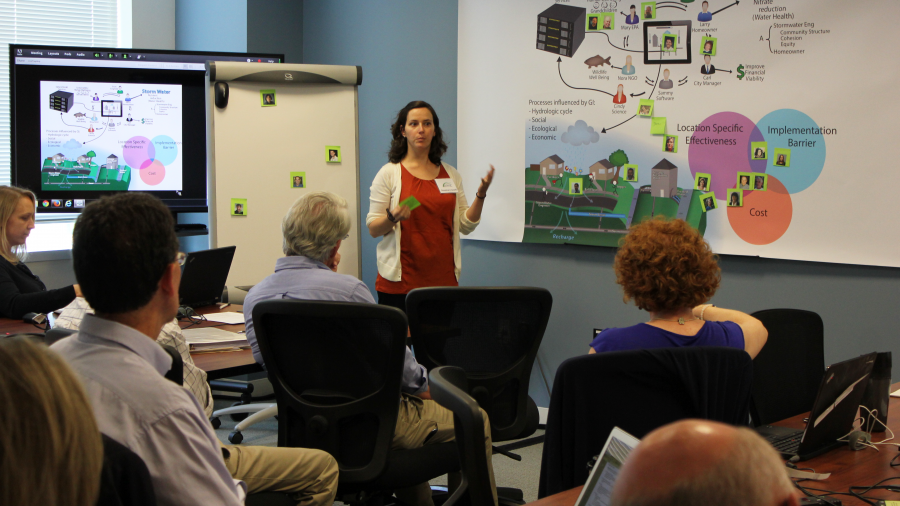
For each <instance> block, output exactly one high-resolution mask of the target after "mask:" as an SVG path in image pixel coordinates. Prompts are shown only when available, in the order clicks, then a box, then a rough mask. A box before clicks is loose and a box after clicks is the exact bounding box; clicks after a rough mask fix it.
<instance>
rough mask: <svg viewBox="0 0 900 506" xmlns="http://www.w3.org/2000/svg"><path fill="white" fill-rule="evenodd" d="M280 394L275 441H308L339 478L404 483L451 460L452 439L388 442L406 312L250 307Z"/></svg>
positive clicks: (333, 305) (319, 305)
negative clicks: (400, 446)
mask: <svg viewBox="0 0 900 506" xmlns="http://www.w3.org/2000/svg"><path fill="white" fill-rule="evenodd" d="M253 324H254V328H255V330H256V339H257V342H258V343H259V349H260V352H261V353H262V356H263V361H264V362H265V365H266V369H267V371H268V375H269V380H270V381H271V382H272V386H273V388H274V390H275V398H276V401H277V403H278V446H290V447H304V448H316V449H320V450H323V451H326V452H328V453H330V454H331V455H332V456H333V457H334V458H335V460H337V462H338V466H339V468H340V487H339V488H342V489H343V491H344V492H346V491H347V490H350V489H352V488H353V487H352V485H359V486H360V487H361V488H365V487H378V486H388V487H393V488H402V487H405V486H411V485H414V484H417V483H421V482H423V481H427V480H428V479H430V478H433V477H436V476H440V475H441V474H443V473H446V472H448V471H452V470H456V469H459V464H458V460H457V458H456V451H455V447H454V445H453V443H443V444H437V445H428V446H424V447H422V448H418V449H414V450H404V451H391V450H390V447H391V441H392V438H393V434H394V427H395V426H396V423H397V411H398V406H399V403H400V381H401V374H402V370H403V360H404V356H405V348H406V332H407V325H406V317H405V316H404V315H403V313H402V312H401V311H399V310H397V309H395V308H390V307H386V306H377V305H374V304H356V303H348V302H319V301H300V300H269V301H264V302H260V303H259V304H257V305H256V306H254V308H253Z"/></svg>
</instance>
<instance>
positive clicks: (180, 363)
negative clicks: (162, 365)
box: [160, 344, 184, 386]
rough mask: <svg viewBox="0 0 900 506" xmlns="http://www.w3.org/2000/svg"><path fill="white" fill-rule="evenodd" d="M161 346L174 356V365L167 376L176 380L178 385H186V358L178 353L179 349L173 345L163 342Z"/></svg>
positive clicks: (170, 379)
mask: <svg viewBox="0 0 900 506" xmlns="http://www.w3.org/2000/svg"><path fill="white" fill-rule="evenodd" d="M160 346H162V349H163V351H165V352H166V353H168V354H169V356H170V357H172V367H170V368H169V370H168V371H166V374H165V378H166V379H167V380H169V381H172V382H175V384H177V385H178V386H184V359H183V358H181V354H180V353H178V350H176V349H175V348H173V347H172V346H169V345H166V344H161V345H160Z"/></svg>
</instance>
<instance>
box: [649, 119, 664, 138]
mask: <svg viewBox="0 0 900 506" xmlns="http://www.w3.org/2000/svg"><path fill="white" fill-rule="evenodd" d="M650 134H651V135H666V118H653V119H652V120H651V123H650Z"/></svg>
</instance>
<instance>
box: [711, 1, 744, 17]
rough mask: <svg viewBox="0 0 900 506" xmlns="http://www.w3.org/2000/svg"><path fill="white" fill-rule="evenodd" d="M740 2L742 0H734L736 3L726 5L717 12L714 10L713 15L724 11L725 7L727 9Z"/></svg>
mask: <svg viewBox="0 0 900 506" xmlns="http://www.w3.org/2000/svg"><path fill="white" fill-rule="evenodd" d="M739 3H741V2H740V0H734V3H733V4H731V5H726V6H725V7H722V8H721V9H719V10H717V11H716V12H713V13H712V15H713V16H715V15H716V14H718V13H720V12H722V11H724V10H725V9H727V8H729V7H734V6H735V5H737V4H739Z"/></svg>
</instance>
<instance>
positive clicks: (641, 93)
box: [631, 91, 647, 97]
mask: <svg viewBox="0 0 900 506" xmlns="http://www.w3.org/2000/svg"><path fill="white" fill-rule="evenodd" d="M644 93H647V92H646V91H642V92H640V93H638V94H637V95H635V94H634V93H632V94H631V96H632V97H639V96H641V95H643V94H644Z"/></svg>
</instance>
